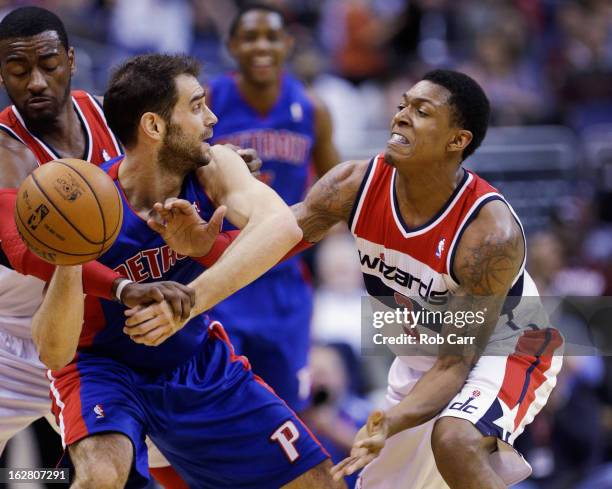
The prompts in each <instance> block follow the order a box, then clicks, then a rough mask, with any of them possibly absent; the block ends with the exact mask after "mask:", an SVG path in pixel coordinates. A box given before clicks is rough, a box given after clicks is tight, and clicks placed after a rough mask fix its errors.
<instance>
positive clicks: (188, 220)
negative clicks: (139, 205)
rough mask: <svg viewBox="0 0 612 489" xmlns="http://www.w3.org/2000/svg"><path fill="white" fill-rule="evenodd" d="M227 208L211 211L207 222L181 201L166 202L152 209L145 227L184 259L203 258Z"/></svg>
mask: <svg viewBox="0 0 612 489" xmlns="http://www.w3.org/2000/svg"><path fill="white" fill-rule="evenodd" d="M226 210H227V208H226V207H225V206H224V205H222V206H219V207H217V209H215V212H214V214H213V215H212V217H211V218H210V221H208V222H206V221H205V220H204V219H202V218H201V217H200V214H198V212H197V211H196V209H195V207H194V206H193V205H192V204H190V203H189V202H187V201H186V200H183V199H176V198H170V199H167V200H166V202H165V203H164V204H161V203H160V202H157V203H156V204H155V205H154V206H153V211H152V215H151V217H150V218H149V219H148V220H147V224H148V225H149V227H150V228H151V229H152V230H153V231H155V232H157V233H159V234H160V235H161V237H162V238H164V241H165V242H166V244H167V245H168V246H170V248H172V249H173V250H174V251H176V252H177V253H179V254H181V255H185V256H204V255H206V254H207V253H208V252H209V251H210V249H211V248H212V245H213V243H214V242H215V238H216V237H217V235H218V234H219V231H220V230H221V226H222V225H223V217H224V216H225V211H226Z"/></svg>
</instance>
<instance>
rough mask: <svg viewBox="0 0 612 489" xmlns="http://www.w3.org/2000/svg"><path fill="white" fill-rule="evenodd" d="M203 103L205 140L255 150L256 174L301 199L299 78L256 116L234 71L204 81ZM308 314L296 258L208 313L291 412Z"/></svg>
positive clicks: (304, 143)
mask: <svg viewBox="0 0 612 489" xmlns="http://www.w3.org/2000/svg"><path fill="white" fill-rule="evenodd" d="M208 103H209V106H210V108H211V110H212V111H213V112H214V113H215V114H216V115H217V117H218V118H219V122H218V123H217V124H216V125H215V127H214V134H213V138H212V141H213V142H214V143H216V144H223V143H231V144H234V145H236V146H239V147H241V148H254V149H255V150H257V153H258V155H259V157H260V158H261V159H262V161H263V165H262V168H261V177H260V179H261V180H262V181H264V182H265V183H267V184H268V185H270V186H271V187H272V188H273V189H274V190H275V191H276V193H278V194H279V195H280V196H281V197H282V199H283V200H284V201H285V202H286V203H287V204H288V205H292V204H295V203H297V202H300V201H301V200H302V199H303V198H304V195H305V193H306V190H307V188H308V186H309V183H310V178H311V175H312V167H311V159H312V150H313V146H314V142H315V106H314V103H313V101H312V100H311V99H310V97H309V96H308V95H307V93H306V90H305V88H304V86H303V85H302V83H300V82H299V81H298V80H296V79H295V78H293V77H292V76H291V75H289V74H287V73H285V74H283V76H282V80H281V89H280V94H279V96H278V99H277V101H276V103H275V104H274V106H273V107H272V108H271V109H270V111H269V112H268V113H266V114H262V113H259V112H258V111H256V110H255V109H254V108H253V107H252V106H250V105H249V104H248V103H247V102H246V100H245V99H244V98H243V96H242V94H241V93H240V91H239V88H238V83H237V79H236V75H233V74H230V75H223V76H221V77H219V78H217V79H215V80H213V81H212V82H211V83H210V86H209V97H208ZM254 205H256V203H254ZM311 314H312V289H311V285H310V283H309V281H308V280H306V279H305V275H304V269H303V266H302V261H301V258H300V257H299V256H295V257H293V258H291V259H289V260H286V261H284V262H282V263H281V264H279V265H277V266H276V267H274V268H273V269H272V270H270V271H269V272H268V273H266V274H265V275H263V276H262V277H261V278H259V279H258V280H256V281H255V282H253V283H252V284H251V285H249V286H248V287H246V288H244V289H242V290H239V291H238V292H237V293H235V294H233V295H232V296H231V297H229V298H228V299H226V300H225V301H223V302H222V303H221V304H219V305H218V306H216V307H215V308H214V309H213V311H212V313H211V315H212V316H213V317H214V318H215V319H219V320H220V321H221V322H222V323H223V324H224V325H225V327H226V329H227V331H228V333H229V334H230V337H231V340H232V343H233V344H234V345H235V347H236V350H237V351H238V352H239V353H242V354H245V355H246V356H248V357H249V359H250V360H251V363H252V365H253V368H254V370H255V372H256V373H258V374H259V375H261V376H262V377H263V378H264V379H265V380H266V382H268V383H269V384H270V385H271V386H272V387H273V388H274V389H275V390H276V392H277V393H278V394H279V395H280V396H281V397H282V398H284V399H285V400H286V401H287V402H288V404H289V405H290V406H291V407H292V408H293V409H295V410H297V411H300V410H301V409H302V408H303V407H304V397H305V396H306V395H307V394H305V393H307V386H304V385H300V382H299V380H298V378H300V377H301V378H304V376H303V374H304V373H305V371H304V370H303V369H304V367H305V366H306V362H307V354H308V346H309V326H310V318H311ZM300 372H301V373H300ZM302 384H303V383H302ZM300 392H301V394H300Z"/></svg>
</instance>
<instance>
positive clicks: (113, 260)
mask: <svg viewBox="0 0 612 489" xmlns="http://www.w3.org/2000/svg"><path fill="white" fill-rule="evenodd" d="M121 161H122V158H121V159H118V160H112V161H110V162H108V163H106V164H105V165H103V166H102V168H103V169H104V170H105V171H107V172H108V174H109V175H110V176H111V178H113V180H114V181H115V185H117V188H118V189H119V191H120V194H121V199H122V203H123V224H122V226H121V231H120V233H119V237H118V238H117V240H116V241H115V243H114V244H113V246H111V248H110V249H109V250H108V251H107V252H106V253H105V254H104V255H102V256H101V257H100V258H99V259H98V261H99V262H100V263H103V264H104V265H106V266H107V267H109V268H112V269H115V270H117V271H119V272H120V273H122V274H124V275H125V276H127V277H130V278H131V279H132V280H136V281H138V282H151V281H158V280H172V281H175V282H180V283H183V284H187V283H189V282H191V281H192V280H193V279H195V278H196V277H197V276H198V275H199V274H201V273H202V272H203V271H204V268H203V267H202V266H201V265H199V264H198V263H196V262H195V261H192V260H191V259H188V258H186V257H182V256H179V255H177V254H176V253H174V252H173V251H172V250H170V249H169V248H168V246H167V245H166V244H165V242H164V240H163V239H162V237H161V236H160V235H159V234H157V233H156V232H154V231H152V230H151V229H150V228H149V226H147V223H146V222H145V221H144V220H143V219H141V218H140V217H139V216H138V215H137V214H136V213H135V212H134V211H133V210H132V209H131V207H130V205H129V203H128V201H127V199H126V197H125V195H124V193H123V190H122V189H121V185H120V184H119V181H118V179H117V174H118V171H119V165H120V164H121ZM179 198H182V199H185V200H188V201H189V202H193V203H195V204H196V208H197V209H198V210H199V212H200V215H201V216H202V218H204V219H206V220H208V219H210V217H211V216H212V213H213V211H214V207H213V205H212V204H211V202H210V201H209V200H208V198H207V197H206V194H205V193H204V191H203V190H202V188H201V186H200V184H199V182H198V180H197V177H196V176H195V173H191V174H189V175H188V176H187V177H186V178H185V182H184V184H183V188H182V190H181V193H180V196H179ZM124 311H125V307H124V306H123V305H122V304H119V303H117V302H112V301H108V300H105V299H100V298H97V297H90V296H88V297H87V298H86V301H85V321H84V326H83V331H82V333H81V337H80V339H79V351H83V352H87V353H93V354H96V355H100V356H105V357H110V358H113V359H116V360H118V361H120V362H122V363H124V364H126V365H128V366H130V367H132V368H135V369H144V370H153V371H157V370H164V369H170V368H173V367H174V366H176V365H179V364H180V363H182V362H184V361H185V360H186V359H188V358H190V356H191V355H193V354H194V353H195V351H196V350H197V349H198V348H199V347H200V346H201V344H202V342H203V341H204V339H205V337H206V331H207V327H208V318H207V317H206V316H202V315H200V316H198V317H196V318H194V319H192V320H191V321H189V322H188V323H187V324H186V325H185V326H184V327H183V328H182V329H181V330H180V331H178V332H177V333H175V334H174V335H173V336H171V337H170V338H168V339H167V340H166V341H165V342H163V343H162V344H161V345H159V346H157V347H155V348H152V347H149V346H145V345H139V344H137V343H134V342H133V341H132V340H130V338H129V336H127V335H126V334H124V333H123V327H124V324H125V316H124ZM66 368H69V367H66Z"/></svg>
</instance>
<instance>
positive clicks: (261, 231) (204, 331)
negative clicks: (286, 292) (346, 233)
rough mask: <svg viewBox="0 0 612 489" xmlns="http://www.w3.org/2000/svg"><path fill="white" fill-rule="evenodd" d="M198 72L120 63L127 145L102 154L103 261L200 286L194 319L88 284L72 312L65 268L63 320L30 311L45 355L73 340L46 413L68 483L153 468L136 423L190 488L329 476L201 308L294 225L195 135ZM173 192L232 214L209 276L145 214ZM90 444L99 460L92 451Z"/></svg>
mask: <svg viewBox="0 0 612 489" xmlns="http://www.w3.org/2000/svg"><path fill="white" fill-rule="evenodd" d="M197 75H198V67H197V63H196V62H195V61H194V60H193V59H191V58H186V57H180V56H174V57H173V56H164V55H148V56H140V57H137V58H134V59H132V60H130V61H128V62H127V63H125V64H124V65H123V66H121V67H120V68H119V69H118V70H117V71H116V72H115V74H114V76H113V78H112V80H111V83H110V86H109V89H108V91H107V93H106V95H105V99H104V109H105V114H106V117H107V120H108V122H109V125H110V127H111V128H112V129H113V131H114V132H115V134H116V135H117V136H118V137H119V139H120V140H121V141H122V143H123V144H124V146H125V148H126V157H125V158H117V159H115V160H113V161H110V162H108V163H107V164H106V165H104V167H103V168H104V169H105V170H106V171H107V172H108V173H109V175H110V176H111V177H112V178H113V179H114V180H115V182H116V185H117V187H118V189H119V190H120V193H121V195H122V199H123V204H124V221H123V225H122V229H121V233H120V235H119V237H118V239H117V241H116V242H115V243H114V245H113V246H112V247H111V249H110V250H109V251H108V252H107V253H105V254H104V255H103V256H102V257H101V258H100V261H101V262H102V263H103V264H105V265H107V266H109V267H111V268H113V269H118V270H122V272H123V273H126V274H128V275H129V276H130V277H131V278H133V279H134V280H136V281H153V280H158V279H170V278H171V279H173V280H175V281H178V282H182V283H189V284H190V286H192V287H193V288H194V289H195V292H196V297H195V306H194V309H193V310H192V311H191V316H190V319H188V320H187V322H185V321H182V320H178V319H177V318H176V317H174V315H173V314H172V312H171V310H170V308H169V306H168V304H167V303H166V302H162V303H161V304H160V305H159V307H158V308H150V309H145V310H137V309H136V310H131V311H128V312H127V314H128V316H130V317H129V319H128V321H127V323H126V321H125V316H124V312H125V308H124V307H123V306H122V305H120V304H118V303H116V302H110V301H106V300H100V299H96V298H91V297H89V296H88V297H87V298H86V300H85V308H84V309H83V310H82V311H81V310H80V308H82V307H83V306H82V304H81V303H80V302H79V301H78V300H76V299H77V298H78V297H81V296H82V292H81V290H78V287H80V282H81V281H80V280H78V279H77V280H73V281H72V282H70V281H68V280H67V281H66V282H67V283H72V284H73V285H74V286H76V287H77V290H76V291H73V292H75V293H74V295H70V297H72V301H66V300H65V301H64V304H68V305H69V306H70V304H73V305H72V306H70V307H72V308H73V309H72V311H73V313H68V311H66V313H65V314H64V317H66V318H67V319H68V318H73V321H66V322H64V321H62V322H61V323H54V322H53V321H52V320H50V319H49V318H50V317H52V315H50V314H48V313H47V314H39V315H37V320H36V324H35V329H36V331H37V333H36V334H35V340H36V343H37V347H38V349H39V351H40V354H41V357H43V358H44V357H46V356H47V353H48V350H49V349H66V351H67V353H65V358H66V359H69V358H72V355H73V354H74V353H75V350H77V351H76V356H75V357H74V359H73V360H72V361H71V362H70V363H69V364H68V365H67V366H66V367H64V368H61V369H59V370H55V371H52V372H51V373H50V379H51V381H52V384H51V390H52V393H53V397H54V411H55V413H56V416H57V418H58V420H59V421H60V427H61V430H62V436H63V440H64V443H65V445H67V446H68V447H69V453H70V456H71V458H72V461H73V463H74V464H75V467H76V480H75V482H74V485H73V487H75V488H85V487H86V488H90V487H123V485H124V484H125V483H126V481H127V484H128V487H141V486H142V485H143V484H144V483H145V480H146V478H147V477H148V474H147V465H146V462H147V460H146V447H145V445H144V436H145V434H148V435H149V436H150V437H151V438H152V439H153V440H154V441H155V443H156V445H157V446H158V448H160V450H161V451H162V452H163V453H164V455H165V456H166V457H167V458H168V460H169V461H170V462H171V463H172V465H173V467H175V468H176V469H177V470H178V472H179V473H180V474H181V475H182V476H183V478H184V479H185V481H186V482H187V483H188V484H189V486H190V487H195V488H198V487H201V488H215V489H216V488H223V487H227V488H230V487H231V488H262V489H263V488H270V487H281V486H282V487H288V488H306V487H321V488H328V487H333V483H332V481H331V478H330V476H329V475H328V473H327V470H326V468H328V467H329V466H330V462H329V461H328V460H327V456H326V455H325V454H324V453H323V451H322V450H321V448H320V447H319V446H318V444H317V443H316V442H315V440H314V439H313V438H311V436H310V435H309V434H308V432H307V430H306V428H305V427H304V425H303V424H302V423H301V421H300V420H299V419H298V418H297V417H295V415H294V414H293V413H292V412H291V411H290V410H289V409H288V408H287V407H286V405H285V404H284V403H283V402H282V401H281V400H280V399H279V398H278V397H277V396H276V395H275V394H274V393H273V392H272V391H271V390H270V389H269V388H268V387H267V386H266V385H265V384H264V383H263V382H261V381H260V380H259V379H258V378H257V377H256V376H254V375H253V374H252V372H251V370H250V368H249V365H248V362H247V361H246V359H244V358H242V357H237V356H235V355H234V352H233V349H232V347H231V345H230V344H229V341H228V339H227V336H226V335H225V332H224V331H223V328H222V327H221V325H220V324H219V323H218V322H216V321H212V322H211V321H210V320H209V319H208V317H207V316H203V315H201V312H203V311H205V310H207V309H209V308H210V307H211V306H212V305H214V304H215V303H216V302H218V301H219V300H221V299H223V298H224V297H226V296H227V295H228V294H231V293H232V292H233V291H234V290H236V289H237V288H239V287H242V286H244V285H245V284H247V283H249V282H250V281H252V280H253V279H254V278H256V277H257V276H258V275H260V274H261V273H263V272H264V271H265V270H266V269H267V268H269V267H271V266H272V265H273V264H274V263H276V262H277V261H278V259H279V258H280V257H282V255H283V254H284V253H286V251H287V250H288V249H289V248H290V247H291V246H292V245H293V244H295V243H296V242H297V241H298V240H299V238H300V236H301V233H300V231H299V229H298V228H297V225H296V223H295V220H294V219H293V217H292V215H291V212H290V211H289V209H288V208H287V207H286V205H284V204H283V202H282V200H281V199H280V198H279V197H278V196H277V195H276V194H275V193H274V192H273V191H271V190H270V189H269V188H268V187H267V186H265V185H263V184H262V183H260V182H258V181H257V180H256V179H254V178H252V177H251V176H250V174H249V172H248V170H247V169H246V167H245V166H244V163H243V162H242V160H241V159H240V157H238V156H237V155H236V153H234V152H233V151H231V150H229V149H227V148H224V147H215V148H213V149H212V150H211V149H210V147H209V146H208V144H207V143H206V142H205V140H206V139H208V138H209V137H210V135H211V133H212V127H213V125H214V124H215V123H216V121H217V119H216V117H215V116H214V114H212V112H211V111H210V110H209V109H208V107H207V106H206V104H205V98H204V90H203V89H202V87H201V85H200V84H199V82H198V81H197V78H196V76H197ZM173 197H180V198H182V199H185V200H187V201H189V202H191V203H193V204H194V206H196V207H197V208H198V212H199V213H200V215H201V216H202V217H204V218H205V219H210V220H211V221H213V222H218V221H219V220H220V218H221V216H222V215H223V213H224V212H227V217H228V219H229V220H230V221H231V222H232V223H234V224H235V225H237V226H238V227H240V228H241V229H242V234H241V237H240V238H239V239H237V240H236V241H235V242H234V244H232V246H231V247H230V248H229V249H228V250H227V251H226V252H225V253H224V254H223V256H222V257H221V259H220V260H219V261H218V262H217V264H216V266H215V267H212V268H209V269H207V270H206V271H204V272H203V273H202V271H203V268H202V267H201V266H199V265H198V264H197V263H196V262H194V261H192V260H191V259H188V258H186V257H181V256H178V255H177V254H176V253H174V252H172V251H171V250H169V248H168V247H167V245H165V244H164V242H163V240H162V238H161V237H160V236H159V235H158V234H157V233H155V232H154V231H152V230H150V229H149V227H148V226H147V220H150V217H151V211H152V209H153V205H154V203H155V202H158V201H161V202H163V201H165V200H166V199H169V198H173ZM254 201H256V202H257V203H258V205H257V206H253V205H252V202H254ZM215 207H216V208H217V209H216V210H215ZM213 234H214V233H213ZM60 273H61V272H60ZM55 282H57V281H55ZM58 294H59V296H60V297H63V298H64V299H65V297H66V294H67V292H65V291H63V290H59V291H58V290H57V286H55V287H54V283H53V282H52V284H51V287H50V291H49V292H48V294H47V298H46V299H45V303H44V304H43V310H44V308H47V310H48V308H53V307H56V306H57V301H61V300H60V299H58ZM49 302H51V304H49ZM56 310H57V309H56ZM151 311H154V312H155V317H152V316H150V315H149V314H150V312H151ZM159 313H161V315H159ZM80 314H83V316H84V323H83V326H81V322H80V321H79V316H80ZM51 330H52V331H51ZM45 332H46V333H45ZM50 332H52V333H53V334H48V333H50ZM126 333H128V334H126ZM77 343H78V345H77ZM154 345H159V346H156V347H155V348H153V346H154ZM92 456H93V457H95V458H96V459H97V463H96V464H88V463H87V461H88V460H91V458H92ZM132 467H133V468H134V469H135V470H132V471H131V470H130V469H131V468H132ZM130 474H131V477H130V478H129V479H128V476H129V475H130Z"/></svg>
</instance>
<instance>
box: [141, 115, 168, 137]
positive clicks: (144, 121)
mask: <svg viewBox="0 0 612 489" xmlns="http://www.w3.org/2000/svg"><path fill="white" fill-rule="evenodd" d="M140 130H141V131H142V132H143V133H144V134H145V135H146V136H147V137H148V138H151V139H154V140H155V141H161V140H162V139H163V137H164V134H165V132H166V123H165V122H164V120H163V119H162V118H161V117H159V116H158V115H157V114H155V113H153V112H145V113H144V114H142V116H141V117H140Z"/></svg>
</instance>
